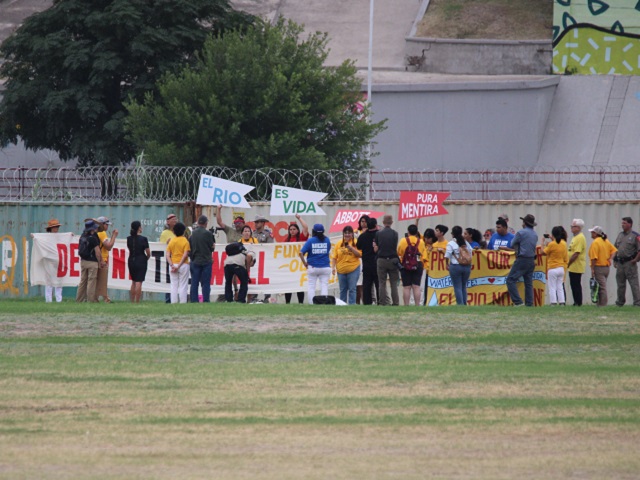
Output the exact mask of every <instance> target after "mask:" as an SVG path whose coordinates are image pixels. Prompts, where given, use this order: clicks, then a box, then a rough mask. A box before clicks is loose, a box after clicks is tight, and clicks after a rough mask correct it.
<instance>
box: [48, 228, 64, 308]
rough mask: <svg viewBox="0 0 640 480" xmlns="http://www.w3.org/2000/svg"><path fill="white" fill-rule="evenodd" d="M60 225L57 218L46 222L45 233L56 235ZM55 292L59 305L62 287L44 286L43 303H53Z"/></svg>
mask: <svg viewBox="0 0 640 480" xmlns="http://www.w3.org/2000/svg"><path fill="white" fill-rule="evenodd" d="M61 225H62V224H61V223H60V222H59V221H58V219H57V218H52V219H51V220H49V221H48V222H47V228H46V231H47V233H58V230H60V226H61ZM54 292H55V297H56V302H58V303H60V302H61V301H62V287H53V286H51V285H45V287H44V301H45V302H47V303H51V302H52V301H53V295H54Z"/></svg>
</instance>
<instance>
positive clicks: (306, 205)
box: [270, 185, 327, 216]
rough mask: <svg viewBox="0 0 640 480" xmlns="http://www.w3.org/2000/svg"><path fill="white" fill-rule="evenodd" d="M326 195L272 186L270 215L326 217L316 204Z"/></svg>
mask: <svg viewBox="0 0 640 480" xmlns="http://www.w3.org/2000/svg"><path fill="white" fill-rule="evenodd" d="M326 196H327V194H326V193H321V192H313V191H311V190H300V189H298V188H291V187H281V186H279V185H274V186H273V189H272V190H271V211H270V213H271V215H296V214H298V213H299V214H300V215H308V216H312V215H326V213H325V212H324V210H322V209H321V208H320V207H319V206H318V202H319V201H321V200H322V199H323V198H324V197H326Z"/></svg>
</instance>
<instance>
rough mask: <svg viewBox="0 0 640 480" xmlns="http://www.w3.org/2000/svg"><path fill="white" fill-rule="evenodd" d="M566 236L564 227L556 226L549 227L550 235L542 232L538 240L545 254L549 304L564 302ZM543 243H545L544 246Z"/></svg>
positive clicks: (567, 255) (566, 256)
mask: <svg viewBox="0 0 640 480" xmlns="http://www.w3.org/2000/svg"><path fill="white" fill-rule="evenodd" d="M566 238H567V232H566V231H565V229H564V228H562V227H560V226H557V227H553V228H552V229H551V235H548V234H544V236H543V237H542V239H541V240H540V245H541V246H542V247H543V251H542V252H543V253H542V254H543V255H546V256H547V287H548V290H549V303H550V304H551V305H557V304H560V305H565V303H566V300H565V297H564V273H565V271H566V269H567V263H568V262H569V254H568V252H567V242H566ZM545 243H547V244H546V246H545Z"/></svg>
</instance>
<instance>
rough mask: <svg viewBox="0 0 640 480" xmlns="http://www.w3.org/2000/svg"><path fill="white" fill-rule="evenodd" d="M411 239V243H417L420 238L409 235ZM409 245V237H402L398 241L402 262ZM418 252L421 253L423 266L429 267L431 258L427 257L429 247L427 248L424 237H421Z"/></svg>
mask: <svg viewBox="0 0 640 480" xmlns="http://www.w3.org/2000/svg"><path fill="white" fill-rule="evenodd" d="M409 240H411V245H415V244H416V242H417V241H418V238H417V237H415V236H413V235H409ZM408 246H409V245H408V244H407V237H404V238H402V239H400V242H399V243H398V257H399V258H400V262H402V257H403V256H404V252H405V250H406V249H407V247H408ZM418 254H419V255H420V261H421V262H422V266H423V268H427V267H428V266H429V259H428V258H427V257H428V255H427V249H426V248H425V244H424V239H423V238H421V239H420V243H419V244H418Z"/></svg>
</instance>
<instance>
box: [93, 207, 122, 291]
mask: <svg viewBox="0 0 640 480" xmlns="http://www.w3.org/2000/svg"><path fill="white" fill-rule="evenodd" d="M96 222H97V223H98V238H99V239H100V253H101V254H102V264H104V265H105V266H104V267H101V268H99V269H98V279H97V281H96V296H97V298H98V300H99V299H100V297H102V298H103V299H104V301H105V303H111V299H110V298H109V295H108V293H107V287H108V283H109V252H110V251H111V249H112V248H113V245H114V244H115V242H116V238H117V237H118V229H117V228H116V229H114V230H113V232H111V238H109V235H108V233H107V230H109V225H113V223H111V220H109V219H108V218H107V217H98V218H97V219H96Z"/></svg>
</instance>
